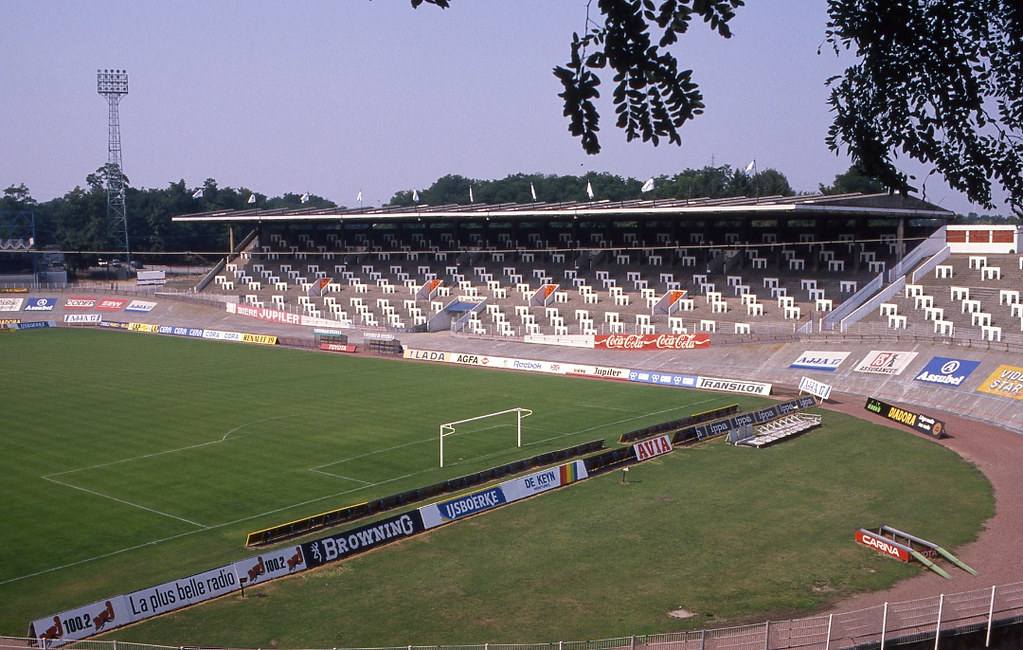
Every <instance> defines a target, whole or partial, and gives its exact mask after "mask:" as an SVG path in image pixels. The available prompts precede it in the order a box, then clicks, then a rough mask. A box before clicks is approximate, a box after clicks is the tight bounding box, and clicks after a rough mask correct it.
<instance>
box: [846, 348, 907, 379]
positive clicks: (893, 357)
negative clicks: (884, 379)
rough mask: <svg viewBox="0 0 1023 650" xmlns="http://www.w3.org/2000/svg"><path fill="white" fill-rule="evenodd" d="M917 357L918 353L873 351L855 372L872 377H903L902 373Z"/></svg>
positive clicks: (864, 358)
mask: <svg viewBox="0 0 1023 650" xmlns="http://www.w3.org/2000/svg"><path fill="white" fill-rule="evenodd" d="M916 355H917V353H916V352H892V351H889V350H871V351H870V352H869V353H868V354H867V356H865V357H863V360H862V361H860V363H859V365H857V366H856V368H854V370H855V371H856V372H865V373H867V374H871V375H887V376H895V375H901V374H902V371H903V370H905V369H906V367H907V366H909V364H910V363H911V362H912V361H913V359H915V358H916Z"/></svg>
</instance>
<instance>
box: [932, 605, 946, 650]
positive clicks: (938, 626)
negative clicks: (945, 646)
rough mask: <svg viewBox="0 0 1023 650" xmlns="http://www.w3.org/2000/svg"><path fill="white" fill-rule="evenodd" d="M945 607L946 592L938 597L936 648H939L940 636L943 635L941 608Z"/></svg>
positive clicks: (935, 632) (935, 630)
mask: <svg viewBox="0 0 1023 650" xmlns="http://www.w3.org/2000/svg"><path fill="white" fill-rule="evenodd" d="M944 607H945V594H941V598H939V599H938V624H937V626H935V628H934V650H938V637H940V636H941V610H942V609H944Z"/></svg>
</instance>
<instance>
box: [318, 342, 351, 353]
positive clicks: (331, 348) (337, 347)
mask: <svg viewBox="0 0 1023 650" xmlns="http://www.w3.org/2000/svg"><path fill="white" fill-rule="evenodd" d="M320 349H321V350H326V351H327V352H355V346H354V345H350V344H348V343H320Z"/></svg>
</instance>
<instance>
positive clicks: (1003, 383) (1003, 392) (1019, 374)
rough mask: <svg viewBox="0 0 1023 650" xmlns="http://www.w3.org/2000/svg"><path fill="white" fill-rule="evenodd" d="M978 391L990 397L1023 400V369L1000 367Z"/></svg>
mask: <svg viewBox="0 0 1023 650" xmlns="http://www.w3.org/2000/svg"><path fill="white" fill-rule="evenodd" d="M977 390H979V391H980V392H982V393H988V394H989V395H997V396H999V397H1008V398H1009V399H1023V368H1019V367H1017V366H1005V365H1002V366H998V368H997V369H996V370H995V371H994V372H993V373H991V374H990V375H988V378H987V379H985V380H984V381H983V382H982V383H981V384H980V386H978V387H977Z"/></svg>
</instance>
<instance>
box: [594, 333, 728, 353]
mask: <svg viewBox="0 0 1023 650" xmlns="http://www.w3.org/2000/svg"><path fill="white" fill-rule="evenodd" d="M593 347H595V348H597V349H599V350H695V349H697V348H707V347H710V334H601V335H598V336H594V337H593Z"/></svg>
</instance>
